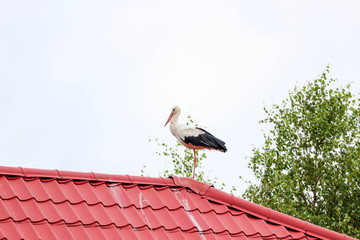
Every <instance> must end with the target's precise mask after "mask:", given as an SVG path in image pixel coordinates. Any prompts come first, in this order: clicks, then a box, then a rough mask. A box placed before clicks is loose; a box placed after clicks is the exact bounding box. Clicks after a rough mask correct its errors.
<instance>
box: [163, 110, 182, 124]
mask: <svg viewBox="0 0 360 240" xmlns="http://www.w3.org/2000/svg"><path fill="white" fill-rule="evenodd" d="M180 112H181V110H180V108H179V107H178V106H175V107H172V108H171V113H170V116H169V118H168V120H167V121H166V123H165V126H164V127H166V125H167V124H168V123H169V122H170V120H171V119H172V118H173V117H174V116H175V115H176V116H179V114H180Z"/></svg>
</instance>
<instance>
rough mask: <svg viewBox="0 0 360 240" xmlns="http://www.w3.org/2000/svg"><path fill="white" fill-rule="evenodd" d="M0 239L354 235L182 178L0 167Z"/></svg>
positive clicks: (295, 237)
mask: <svg viewBox="0 0 360 240" xmlns="http://www.w3.org/2000/svg"><path fill="white" fill-rule="evenodd" d="M0 198H1V199H0V239H169V240H170V239H195V240H196V239H200V240H203V239H220V240H225V239H241V240H246V239H344V240H345V239H346V240H347V239H354V238H351V237H348V236H346V235H343V234H339V233H336V232H333V231H330V230H328V229H325V228H322V227H319V226H316V225H313V224H310V223H307V222H304V221H301V220H299V219H296V218H293V217H290V216H288V215H285V214H282V213H279V212H276V211H274V210H271V209H269V208H265V207H262V206H260V205H257V204H254V203H251V202H248V201H246V200H243V199H241V198H237V197H234V196H233V195H230V194H227V193H225V192H222V191H220V190H217V189H215V188H214V187H212V186H210V185H208V184H205V183H202V182H198V181H195V180H192V179H188V178H181V177H173V178H149V177H133V176H128V175H109V174H99V173H92V172H91V173H81V172H70V171H59V170H41V169H29V168H21V167H18V168H15V167H0Z"/></svg>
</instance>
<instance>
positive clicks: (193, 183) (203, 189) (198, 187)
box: [169, 176, 214, 196]
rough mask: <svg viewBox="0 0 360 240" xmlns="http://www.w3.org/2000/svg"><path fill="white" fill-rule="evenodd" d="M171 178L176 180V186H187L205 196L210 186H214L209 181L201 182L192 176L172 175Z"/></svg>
mask: <svg viewBox="0 0 360 240" xmlns="http://www.w3.org/2000/svg"><path fill="white" fill-rule="evenodd" d="M169 178H171V179H173V180H174V183H175V185H176V186H182V187H187V188H190V189H191V190H193V191H194V192H196V193H197V194H199V195H201V196H204V195H205V194H206V193H207V191H208V190H209V188H211V187H214V186H213V185H210V184H208V183H204V182H200V181H197V180H195V179H192V178H186V177H178V176H170V177H169Z"/></svg>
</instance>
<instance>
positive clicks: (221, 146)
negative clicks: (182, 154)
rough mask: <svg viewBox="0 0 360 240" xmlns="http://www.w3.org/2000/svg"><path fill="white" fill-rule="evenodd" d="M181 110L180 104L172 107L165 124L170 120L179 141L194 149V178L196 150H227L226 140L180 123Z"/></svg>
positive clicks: (171, 128)
mask: <svg viewBox="0 0 360 240" xmlns="http://www.w3.org/2000/svg"><path fill="white" fill-rule="evenodd" d="M180 113H181V110H180V108H179V107H178V106H175V107H173V108H172V109H171V113H170V116H169V118H168V120H167V121H166V123H165V126H164V127H166V125H167V124H168V123H169V122H170V121H171V122H170V131H171V133H172V134H173V135H174V136H175V137H176V138H177V140H179V142H180V143H181V144H182V145H184V146H185V147H187V148H189V149H193V150H194V171H193V178H195V165H196V152H195V150H202V149H210V150H218V151H221V152H226V151H227V149H226V147H225V142H223V141H221V140H220V139H218V138H216V137H214V136H213V135H212V134H211V133H209V132H207V131H205V130H204V129H202V128H198V127H195V128H194V127H190V126H186V125H181V124H178V119H179V115H180Z"/></svg>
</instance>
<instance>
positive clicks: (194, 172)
mask: <svg viewBox="0 0 360 240" xmlns="http://www.w3.org/2000/svg"><path fill="white" fill-rule="evenodd" d="M195 166H196V152H195V149H194V171H193V179H195Z"/></svg>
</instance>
